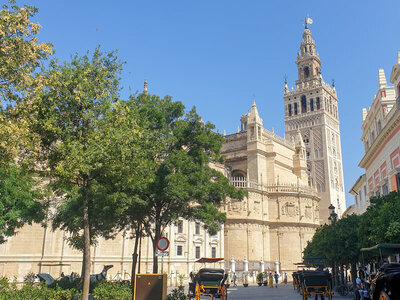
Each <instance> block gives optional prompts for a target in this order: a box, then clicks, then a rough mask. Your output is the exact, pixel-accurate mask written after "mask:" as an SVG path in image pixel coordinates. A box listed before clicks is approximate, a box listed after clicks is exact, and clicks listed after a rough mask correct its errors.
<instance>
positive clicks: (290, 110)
mask: <svg viewBox="0 0 400 300" xmlns="http://www.w3.org/2000/svg"><path fill="white" fill-rule="evenodd" d="M288 110H289V117H290V116H292V104H289V105H288Z"/></svg>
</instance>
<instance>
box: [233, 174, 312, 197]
mask: <svg viewBox="0 0 400 300" xmlns="http://www.w3.org/2000/svg"><path fill="white" fill-rule="evenodd" d="M229 182H230V184H231V185H233V186H234V187H236V188H249V189H257V190H262V191H265V192H267V193H307V194H311V195H315V196H317V193H316V190H315V188H313V187H311V186H307V185H297V184H289V183H288V184H274V185H261V184H259V183H257V182H256V181H253V180H249V181H247V180H246V178H245V177H230V178H229Z"/></svg>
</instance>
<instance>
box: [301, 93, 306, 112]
mask: <svg viewBox="0 0 400 300" xmlns="http://www.w3.org/2000/svg"><path fill="white" fill-rule="evenodd" d="M305 112H307V99H306V96H301V113H305Z"/></svg>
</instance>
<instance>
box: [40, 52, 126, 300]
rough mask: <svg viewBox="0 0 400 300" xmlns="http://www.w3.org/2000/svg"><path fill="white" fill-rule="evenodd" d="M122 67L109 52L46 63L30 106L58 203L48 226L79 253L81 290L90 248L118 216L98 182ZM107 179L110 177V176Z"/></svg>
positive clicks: (108, 151)
mask: <svg viewBox="0 0 400 300" xmlns="http://www.w3.org/2000/svg"><path fill="white" fill-rule="evenodd" d="M121 67H122V64H121V63H120V62H119V60H118V59H117V57H116V56H115V54H114V53H112V52H111V53H105V54H103V53H102V52H101V51H100V49H99V48H97V49H96V50H95V51H94V53H93V55H92V56H91V57H89V54H86V55H84V56H82V57H80V56H78V55H75V56H74V57H73V58H72V60H71V62H69V63H64V64H61V65H59V64H58V63H56V62H54V61H53V62H52V63H51V65H50V69H49V71H48V73H47V83H48V84H47V86H46V89H45V90H44V92H43V94H42V97H40V99H39V101H38V102H37V103H36V106H37V107H38V110H37V119H38V120H39V121H38V123H37V126H36V130H37V132H38V133H39V134H40V136H41V142H42V148H41V154H42V155H43V163H46V165H47V168H46V169H47V170H48V173H47V174H46V175H47V176H48V177H49V178H50V179H51V185H52V188H53V190H54V192H55V193H56V195H57V196H58V197H59V199H61V202H60V203H57V205H56V206H57V211H56V213H55V216H54V219H53V227H54V228H61V229H63V230H66V231H68V232H69V233H70V235H71V238H70V242H71V244H72V245H73V246H75V247H76V248H78V249H81V250H83V254H84V255H83V267H82V273H83V274H82V278H83V291H82V299H87V297H88V291H89V275H90V274H89V270H90V269H89V267H90V245H91V244H92V243H93V242H94V241H95V240H96V238H97V237H98V236H100V235H106V234H107V232H111V231H112V230H113V227H114V226H115V219H116V217H115V216H116V215H118V214H119V213H121V210H122V209H121V208H120V206H119V203H120V202H119V199H118V197H117V195H115V194H112V193H109V192H108V191H109V190H108V186H104V185H103V184H102V182H104V181H105V180H106V179H105V178H109V176H110V173H109V169H110V163H111V162H112V160H110V159H109V158H110V157H111V156H112V153H113V149H114V148H115V145H114V140H113V135H112V134H110V131H109V128H113V124H110V122H111V121H112V120H113V118H111V117H109V116H112V114H113V113H112V111H113V104H114V103H116V102H117V100H118V97H119V95H118V91H119V88H120V87H119V73H120V70H121ZM111 175H112V174H111Z"/></svg>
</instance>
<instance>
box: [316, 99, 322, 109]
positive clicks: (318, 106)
mask: <svg viewBox="0 0 400 300" xmlns="http://www.w3.org/2000/svg"><path fill="white" fill-rule="evenodd" d="M316 104H317V110H319V109H320V108H321V101H320V100H319V97H317V101H316Z"/></svg>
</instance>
